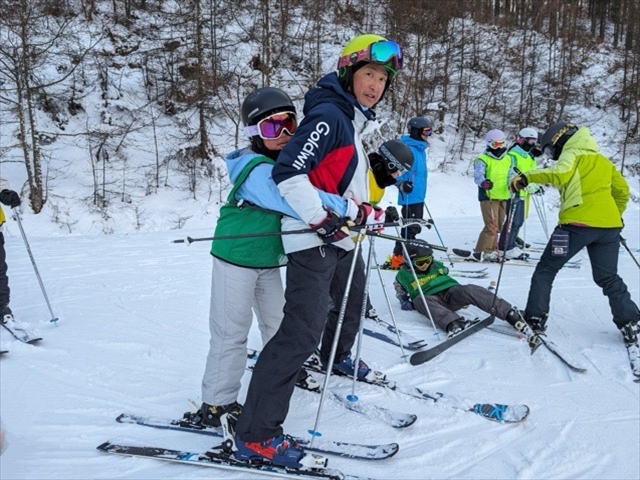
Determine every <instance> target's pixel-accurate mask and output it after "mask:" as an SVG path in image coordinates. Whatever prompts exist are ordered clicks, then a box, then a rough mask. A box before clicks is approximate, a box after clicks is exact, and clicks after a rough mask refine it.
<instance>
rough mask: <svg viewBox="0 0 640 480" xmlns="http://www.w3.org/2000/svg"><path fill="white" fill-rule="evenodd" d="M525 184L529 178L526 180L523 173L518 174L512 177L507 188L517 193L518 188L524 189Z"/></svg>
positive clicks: (527, 183)
mask: <svg viewBox="0 0 640 480" xmlns="http://www.w3.org/2000/svg"><path fill="white" fill-rule="evenodd" d="M527 185H529V180H527V177H525V176H524V175H523V174H520V175H517V176H515V177H513V179H512V180H511V183H510V184H509V190H511V191H512V192H514V193H517V192H519V191H520V190H524V189H525V188H526V187H527Z"/></svg>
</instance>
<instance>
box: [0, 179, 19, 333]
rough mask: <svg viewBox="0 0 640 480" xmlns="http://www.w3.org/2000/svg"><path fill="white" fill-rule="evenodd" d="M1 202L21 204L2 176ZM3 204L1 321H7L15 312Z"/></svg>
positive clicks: (0, 277)
mask: <svg viewBox="0 0 640 480" xmlns="http://www.w3.org/2000/svg"><path fill="white" fill-rule="evenodd" d="M0 203H3V204H4V205H6V206H8V207H11V208H15V207H19V206H20V197H19V196H18V194H17V193H16V192H15V191H13V190H11V189H10V188H9V182H7V181H6V180H5V179H3V178H0ZM6 219H7V218H6V216H5V214H4V210H3V209H2V206H0V322H2V323H7V322H10V321H11V320H13V312H12V311H11V308H9V300H10V294H11V291H10V289H9V277H8V275H7V254H6V251H5V249H4V234H3V233H2V227H3V225H4V222H5V221H6Z"/></svg>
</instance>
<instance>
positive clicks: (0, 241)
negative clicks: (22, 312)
mask: <svg viewBox="0 0 640 480" xmlns="http://www.w3.org/2000/svg"><path fill="white" fill-rule="evenodd" d="M9 294H10V291H9V277H8V276H7V252H6V251H5V249H4V234H3V233H2V232H0V307H2V306H4V305H9Z"/></svg>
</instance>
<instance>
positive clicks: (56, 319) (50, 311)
mask: <svg viewBox="0 0 640 480" xmlns="http://www.w3.org/2000/svg"><path fill="white" fill-rule="evenodd" d="M12 210H13V214H14V217H13V218H15V219H16V222H17V223H18V228H19V229H20V233H21V234H22V240H24V246H25V247H27V253H28V254H29V258H30V259H31V265H33V270H34V271H35V272H36V277H38V283H39V284H40V289H41V290H42V295H44V300H45V302H47V307H49V313H50V314H51V320H49V321H50V322H53V323H54V324H55V325H56V326H58V324H57V323H56V322H57V321H58V317H56V316H55V315H54V314H53V310H52V309H51V304H50V303H49V297H47V292H46V290H45V289H44V284H43V283H42V278H41V277H40V272H38V267H37V266H36V261H35V259H34V258H33V254H32V253H31V247H30V246H29V242H28V241H27V235H26V234H25V233H24V228H22V221H21V220H20V212H18V210H16V207H13V208H12Z"/></svg>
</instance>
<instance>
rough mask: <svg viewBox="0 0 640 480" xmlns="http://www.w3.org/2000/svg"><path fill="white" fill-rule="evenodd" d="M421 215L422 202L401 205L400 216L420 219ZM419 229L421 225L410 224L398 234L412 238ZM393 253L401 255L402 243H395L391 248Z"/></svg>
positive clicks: (416, 234)
mask: <svg viewBox="0 0 640 480" xmlns="http://www.w3.org/2000/svg"><path fill="white" fill-rule="evenodd" d="M423 215H424V203H410V204H407V205H402V218H408V219H411V218H417V219H419V220H422V219H423V218H424V217H423ZM421 231H422V227H421V226H420V225H410V226H408V227H405V228H403V229H402V230H401V231H400V236H401V237H402V238H407V239H409V240H413V239H414V238H416V237H417V236H418V234H419V233H420V232H421ZM393 254H394V255H402V244H401V243H400V242H396V245H395V247H394V249H393Z"/></svg>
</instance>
